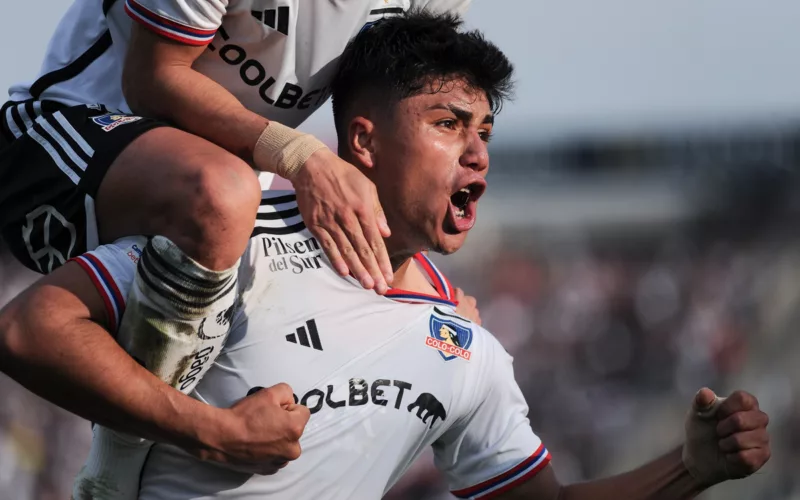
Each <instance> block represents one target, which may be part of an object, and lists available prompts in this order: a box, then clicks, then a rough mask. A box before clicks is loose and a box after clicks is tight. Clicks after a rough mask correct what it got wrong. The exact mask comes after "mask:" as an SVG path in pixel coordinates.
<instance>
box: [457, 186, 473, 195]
mask: <svg viewBox="0 0 800 500" xmlns="http://www.w3.org/2000/svg"><path fill="white" fill-rule="evenodd" d="M458 192H459V193H467V194H469V193H470V191H469V187H463V188H461V189H460V190H459V191H458Z"/></svg>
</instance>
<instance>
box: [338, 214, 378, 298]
mask: <svg viewBox="0 0 800 500" xmlns="http://www.w3.org/2000/svg"><path fill="white" fill-rule="evenodd" d="M349 224H350V227H349V228H330V229H328V233H329V234H330V235H331V236H332V237H333V241H334V242H335V243H336V247H337V248H338V250H339V253H340V254H341V256H342V259H344V262H345V265H346V266H347V268H348V269H349V270H350V274H352V275H353V277H354V278H355V279H356V280H358V282H359V283H361V286H363V287H364V288H366V289H372V288H373V287H374V286H375V281H374V280H373V279H372V277H371V275H370V273H369V272H368V271H367V269H366V268H365V267H364V265H363V264H362V263H361V262H362V260H361V258H360V256H359V254H358V253H357V250H356V247H358V245H359V243H358V241H359V240H360V241H361V242H362V244H361V248H365V247H366V248H369V246H368V245H367V243H366V240H364V235H363V234H360V235H359V237H356V234H357V233H361V228H359V227H358V226H357V223H355V222H350V223H349ZM345 231H347V232H345ZM353 240H356V241H353ZM351 242H352V243H351ZM354 245H355V246H354ZM362 251H363V250H362ZM368 251H369V253H372V251H371V250H368ZM375 266H376V267H377V264H375Z"/></svg>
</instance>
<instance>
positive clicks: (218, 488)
mask: <svg viewBox="0 0 800 500" xmlns="http://www.w3.org/2000/svg"><path fill="white" fill-rule="evenodd" d="M120 255H121V256H123V258H130V259H137V258H138V253H137V249H136V248H130V249H128V248H121V249H118V252H117V255H114V256H112V255H111V254H110V253H108V250H107V247H101V248H100V249H98V250H97V251H95V252H91V253H90V254H88V255H86V256H83V257H80V259H88V260H90V261H91V264H92V266H91V267H92V269H93V270H94V272H96V274H97V279H96V280H95V282H96V283H97V284H98V289H99V290H100V292H101V293H102V294H103V295H104V296H105V297H106V298H107V303H114V302H115V301H116V302H119V301H120V300H122V297H125V296H126V291H127V289H129V288H130V286H131V285H130V283H131V282H132V280H133V272H132V267H131V266H130V265H129V264H128V265H120V264H119V261H118V260H115V259H119V258H120V257H119V256H120ZM125 256H127V257H125ZM415 262H416V264H417V265H419V266H421V267H422V269H423V270H424V271H425V272H426V273H427V275H428V276H429V279H430V283H431V285H432V289H431V291H432V292H433V291H434V289H435V290H436V293H435V294H434V293H432V294H430V295H426V294H419V293H413V292H407V291H403V290H398V289H392V290H390V292H389V293H388V294H387V296H385V297H382V296H379V295H377V294H375V293H374V292H372V291H368V290H364V289H363V288H361V287H360V285H358V283H357V282H356V281H354V280H351V279H345V278H341V277H340V276H338V275H337V274H336V272H335V271H334V270H333V269H332V268H331V267H330V264H329V262H328V260H327V258H326V257H325V255H324V253H323V252H322V250H321V247H320V245H319V242H318V241H317V240H316V239H315V238H314V237H313V236H312V235H311V233H310V232H308V231H307V230H306V229H305V226H304V224H303V222H302V220H301V219H300V216H299V215H298V212H297V205H296V199H295V196H294V195H293V194H292V193H290V192H265V194H264V199H263V201H262V203H261V207H260V209H259V219H258V221H257V225H256V227H255V229H254V231H253V236H252V238H251V240H250V245H249V247H248V249H247V251H246V253H245V255H244V257H243V259H242V264H241V268H240V277H239V284H240V290H241V299H240V301H239V303H238V305H237V306H235V307H234V308H232V310H230V311H228V312H227V313H223V314H220V315H218V316H217V317H214V318H208V319H207V321H208V322H209V324H212V323H215V324H216V325H215V326H217V325H225V324H230V325H231V329H230V334H229V337H228V339H227V342H226V344H225V347H224V348H223V350H222V352H221V353H220V356H219V357H218V358H217V361H216V363H215V364H214V365H213V366H212V367H211V369H210V370H209V371H208V373H207V374H206V376H205V377H204V378H203V380H202V381H201V382H200V384H199V385H198V387H197V389H196V390H195V391H194V393H193V396H194V397H196V398H198V399H200V400H202V401H205V402H207V403H209V404H212V405H215V406H220V407H228V406H231V405H232V404H234V403H235V402H236V401H238V400H239V399H241V398H243V397H246V396H247V395H248V394H249V393H251V392H252V391H254V390H258V388H261V387H269V386H272V385H275V384H278V383H281V382H285V383H288V384H289V385H290V386H291V387H292V388H293V390H294V394H295V399H296V400H297V401H298V402H299V403H302V404H303V405H306V406H307V407H308V408H309V409H310V411H311V419H310V420H309V423H308V425H307V427H306V429H305V432H304V434H303V437H302V439H301V445H302V448H303V453H302V455H301V457H300V458H299V459H298V460H296V461H294V462H291V463H289V465H288V466H287V467H285V468H284V469H282V470H281V471H280V472H279V473H278V474H275V475H273V476H255V475H250V474H246V473H240V472H236V471H234V470H231V469H229V468H226V467H225V466H222V465H217V464H213V463H209V462H202V461H199V460H197V459H195V458H193V457H192V456H190V455H188V454H187V453H185V452H183V451H182V450H180V449H178V448H176V447H173V446H168V445H155V446H154V448H153V449H152V451H151V453H150V455H149V457H148V459H147V462H146V464H145V467H144V470H143V473H142V479H141V490H140V498H141V499H145V500H154V499H169V498H219V497H217V496H215V495H220V496H222V495H224V496H225V498H259V499H267V498H275V499H278V498H280V499H285V498H292V499H298V500H302V499H309V500H310V499H320V498H325V499H376V498H380V497H381V496H382V495H383V494H384V493H385V492H386V491H388V489H389V488H390V487H391V486H392V485H393V484H394V483H395V482H396V481H397V480H398V479H399V478H400V476H401V475H402V474H403V473H404V472H405V471H406V469H407V468H408V467H409V466H410V465H411V463H412V462H413V461H414V459H416V458H417V457H418V456H419V455H420V454H421V453H422V452H423V451H424V450H425V449H426V447H428V446H432V447H433V450H434V455H435V462H436V466H437V468H438V469H439V470H440V471H441V472H442V473H443V474H444V475H445V476H446V478H447V480H448V482H449V485H450V487H451V489H452V491H453V493H454V494H455V495H456V496H458V497H461V498H481V497H484V496H488V495H490V494H492V493H497V492H498V491H500V490H505V489H507V488H508V487H510V486H512V485H513V484H515V483H517V482H519V481H522V480H525V479H528V478H530V476H531V475H533V474H535V473H536V472H538V471H539V470H541V469H542V468H543V467H544V466H545V465H547V463H548V462H549V460H550V455H549V453H548V452H547V450H546V449H545V448H544V446H543V445H542V443H541V441H540V439H539V438H538V437H537V436H536V435H535V434H534V433H533V431H532V430H531V428H530V424H529V421H528V419H527V416H526V415H527V411H528V408H527V406H526V403H525V400H524V398H523V396H522V393H521V391H520V390H519V388H518V386H517V384H516V382H515V381H514V373H513V369H512V362H511V357H510V356H509V355H508V354H507V353H506V352H505V350H504V349H503V348H502V347H501V346H500V344H499V343H498V342H497V340H496V339H495V338H494V337H493V336H492V335H491V334H490V333H489V332H487V331H486V330H484V329H483V328H481V327H480V326H477V325H475V324H472V323H471V322H469V321H467V320H465V319H463V318H461V317H459V316H457V315H456V313H455V308H454V303H453V302H452V300H453V294H454V292H453V288H452V286H451V285H450V283H449V282H448V281H447V279H446V278H445V277H444V276H443V275H442V274H441V273H440V272H439V271H438V270H437V269H436V267H435V266H434V265H433V264H432V263H431V262H430V261H429V260H428V259H427V258H426V257H425V256H424V255H422V254H419V255H417V256H415ZM109 284H111V286H109ZM112 290H114V291H113V292H112ZM119 307H122V306H119ZM209 330H210V331H211V330H212V329H209ZM213 331H219V328H217V329H216V330H213ZM208 354H210V353H202V352H201V353H198V354H197V356H196V357H197V359H196V360H194V361H195V364H197V367H198V369H199V368H200V367H201V366H202V365H203V363H204V362H205V361H204V360H207V359H208V358H207V357H206V356H207V355H208ZM186 376H191V372H189V373H188V374H186Z"/></svg>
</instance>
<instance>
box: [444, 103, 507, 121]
mask: <svg viewBox="0 0 800 500" xmlns="http://www.w3.org/2000/svg"><path fill="white" fill-rule="evenodd" d="M428 109H429V110H431V109H445V110H447V111H450V112H451V113H453V114H454V115H455V117H456V118H457V119H458V120H459V121H461V122H463V123H472V118H473V117H474V116H475V115H473V114H472V111H467V110H466V109H464V108H459V107H458V106H456V105H454V104H434V105H432V106H430V107H429V108H428ZM481 123H482V124H490V125H491V124H493V123H494V115H493V114H491V113H489V114H487V115H486V116H485V117H484V118H483V121H482V122H481Z"/></svg>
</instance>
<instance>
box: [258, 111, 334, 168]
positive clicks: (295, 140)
mask: <svg viewBox="0 0 800 500" xmlns="http://www.w3.org/2000/svg"><path fill="white" fill-rule="evenodd" d="M325 147H327V146H325V144H323V143H322V141H320V140H319V139H317V138H316V137H314V136H313V135H309V134H305V133H303V132H298V131H297V130H295V129H293V128H291V127H287V126H285V125H281V124H280V123H277V122H269V125H267V127H266V128H265V129H264V131H263V132H262V133H261V135H260V136H259V137H258V141H257V142H256V145H255V148H254V149H253V162H254V163H255V165H256V167H257V168H258V169H259V170H263V171H265V172H272V173H275V174H278V175H280V176H281V177H283V178H284V179H289V180H292V179H294V177H295V176H296V175H297V173H298V172H299V171H300V169H301V168H303V165H304V164H305V162H306V161H307V160H308V158H309V157H310V156H311V155H312V154H314V153H316V152H317V151H319V150H320V149H322V148H325Z"/></svg>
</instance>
